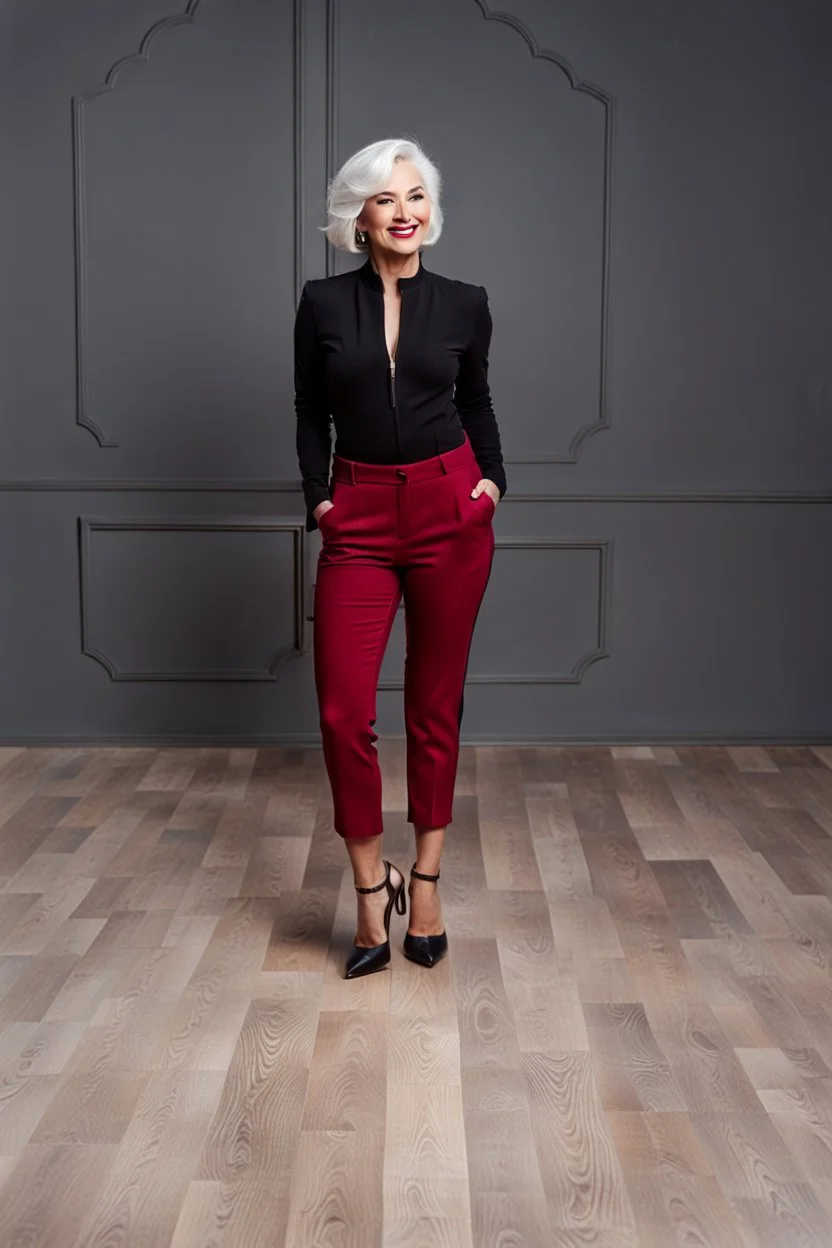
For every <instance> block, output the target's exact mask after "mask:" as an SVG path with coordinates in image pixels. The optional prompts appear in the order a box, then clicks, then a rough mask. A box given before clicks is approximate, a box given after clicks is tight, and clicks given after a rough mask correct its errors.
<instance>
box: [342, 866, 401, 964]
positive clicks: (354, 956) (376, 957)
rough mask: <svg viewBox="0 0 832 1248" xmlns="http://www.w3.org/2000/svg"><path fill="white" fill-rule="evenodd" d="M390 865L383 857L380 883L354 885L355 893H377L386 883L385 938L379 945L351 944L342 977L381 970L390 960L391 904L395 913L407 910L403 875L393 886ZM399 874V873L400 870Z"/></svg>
mask: <svg viewBox="0 0 832 1248" xmlns="http://www.w3.org/2000/svg"><path fill="white" fill-rule="evenodd" d="M392 865H393V864H392V863H390V862H388V861H387V859H386V858H385V859H384V866H385V867H386V872H385V876H384V879H383V880H382V881H381V883H380V884H373V886H372V887H371V888H359V887H358V885H357V884H356V886H355V891H356V892H357V893H377V892H378V891H379V889H381V888H384V887H385V885H386V887H387V892H388V894H389V895H388V898H387V905H386V906H385V909H384V930H385V932H386V934H387V940H385V941H383V942H382V943H381V944H380V945H367V946H364V945H353V947H352V952H351V953H350V955H349V957H348V958H347V968H346V972H345V974H344V979H357V978H358V976H359V975H369V974H370V973H371V972H372V971H381V970H383V969H384V967H385V966H387V964H388V962H389V961H390V915H391V914H392V913H393V906H395V907H396V913H397V914H404V913H405V912H406V911H407V898H406V897H405V894H404V876H402V882H401V884H399V885H398V887H397V888H394V887H393V885H392V884H391V882H390V868H391V866H392ZM397 869H398V868H397ZM399 874H400V875H401V872H399Z"/></svg>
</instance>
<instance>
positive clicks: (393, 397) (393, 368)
mask: <svg viewBox="0 0 832 1248" xmlns="http://www.w3.org/2000/svg"><path fill="white" fill-rule="evenodd" d="M390 405H391V407H395V406H396V361H395V360H391V361H390Z"/></svg>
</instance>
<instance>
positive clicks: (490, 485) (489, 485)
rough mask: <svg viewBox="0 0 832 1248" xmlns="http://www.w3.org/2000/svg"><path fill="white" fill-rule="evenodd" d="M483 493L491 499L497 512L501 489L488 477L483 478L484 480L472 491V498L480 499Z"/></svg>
mask: <svg viewBox="0 0 832 1248" xmlns="http://www.w3.org/2000/svg"><path fill="white" fill-rule="evenodd" d="M483 492H485V493H486V494H487V495H488V497H489V498H490V499H491V501H492V503H493V504H494V510H495V511H496V510H497V508H498V507H499V505H500V487H499V486H498V485H495V484H494V482H493V481H490V480H489V479H488V477H483V479H482V480H481V481H478V482H477V484H476V485H475V486H474V488H473V490H472V491H471V497H472V498H479V496H480V494H482V493H483Z"/></svg>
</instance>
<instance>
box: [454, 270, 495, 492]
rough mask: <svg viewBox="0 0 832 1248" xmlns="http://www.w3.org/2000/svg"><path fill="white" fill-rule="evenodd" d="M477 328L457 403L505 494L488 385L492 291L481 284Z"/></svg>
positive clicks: (488, 473)
mask: <svg viewBox="0 0 832 1248" xmlns="http://www.w3.org/2000/svg"><path fill="white" fill-rule="evenodd" d="M476 291H477V300H476V305H475V308H474V319H473V329H472V333H471V338H470V341H469V343H468V346H467V347H466V348H465V350H464V351H463V353H462V356H461V358H460V362H459V373H458V374H457V379H456V388H455V391H454V403H455V406H456V409H457V411H458V412H459V417H460V420H461V421H462V427H463V429H464V430H465V432H466V433H467V434H468V438H469V441H470V443H471V448H472V450H473V452H474V455H475V456H476V460H477V463H478V464H479V468H480V472H481V473H482V475H483V476H484V477H487V478H488V480H489V481H493V482H494V484H495V485H496V486H497V488H498V489H499V491H500V497H501V498H502V497H503V495H504V494H505V492H506V476H505V469H504V467H503V456H502V449H501V446H500V431H499V429H498V427H497V417H496V416H495V414H494V408H493V406H492V403H491V391H490V389H489V386H488V351H489V348H490V346H491V331H492V322H491V312H490V310H489V307H488V292H487V291H486V289H485V287H484V286H478V287H477V288H476Z"/></svg>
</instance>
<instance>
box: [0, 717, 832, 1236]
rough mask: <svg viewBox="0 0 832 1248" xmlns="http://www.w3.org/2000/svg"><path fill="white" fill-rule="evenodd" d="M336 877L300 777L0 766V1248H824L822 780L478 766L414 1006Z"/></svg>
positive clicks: (292, 770)
mask: <svg viewBox="0 0 832 1248" xmlns="http://www.w3.org/2000/svg"><path fill="white" fill-rule="evenodd" d="M379 752H380V755H381V759H382V764H383V769H384V783H385V809H386V812H387V813H386V818H385V823H386V828H387V832H386V835H385V842H384V845H385V854H386V856H389V857H392V858H393V860H394V861H395V862H396V863H397V865H399V866H400V867H401V868H402V869H404V870H405V871H406V870H407V869H408V868H409V866H410V864H411V862H412V861H413V858H412V845H411V841H412V832H411V829H410V827H409V825H408V824H407V823H406V822H405V814H406V796H405V788H404V774H405V773H404V748H403V743H402V742H400V741H387V740H382V741H381V742H380V743H379ZM346 862H347V860H346V854H345V852H344V847H343V845H342V843H341V841H340V839H339V838H338V837H336V836H335V834H334V833H333V832H332V829H331V804H330V796H329V788H328V785H327V781H326V776H325V773H324V771H323V766H322V759H321V754H320V751H319V750H316V749H303V748H297V749H289V748H286V749H283V748H275V749H262V750H257V749H233V750H222V749H139V748H136V749H17V748H5V749H0V1067H2V1075H1V1076H0V1184H2V1190H0V1244H2V1245H3V1248H16V1246H18V1245H20V1246H22V1245H27V1246H32V1248H33V1246H35V1245H37V1248H53V1246H54V1248H81V1246H83V1248H92V1246H101V1248H103V1246H104V1245H107V1246H113V1248H114V1246H116V1245H130V1246H131V1248H133V1246H135V1248H138V1246H139V1245H142V1246H144V1245H146V1246H147V1248H165V1246H166V1245H173V1248H196V1246H205V1248H207V1246H208V1245H211V1246H213V1248H260V1246H263V1248H279V1246H280V1245H284V1244H285V1245H289V1246H291V1248H313V1246H316V1245H325V1246H327V1248H329V1246H332V1248H335V1246H338V1248H347V1246H353V1245H354V1246H355V1248H375V1245H384V1246H385V1248H392V1246H393V1245H407V1246H408V1248H428V1246H431V1245H437V1246H439V1245H441V1246H442V1248H458V1246H459V1248H462V1246H464V1248H473V1246H476V1248H549V1246H554V1248H566V1246H569V1248H572V1246H575V1248H578V1246H581V1248H585V1246H586V1245H599V1246H603V1248H635V1246H636V1245H638V1246H642V1245H644V1246H645V1248H646V1246H649V1248H675V1246H677V1245H678V1246H684V1248H696V1246H705V1245H709V1246H710V1245H714V1246H718V1248H734V1245H738V1246H739V1245H742V1246H753V1248H757V1246H765V1248H789V1246H790V1245H824V1246H828V1245H832V975H830V967H831V966H832V747H815V748H810V747H785V746H784V747H777V748H775V747H767V748H765V749H762V748H754V747H743V748H718V747H686V748H682V747H678V746H677V747H674V748H669V747H663V748H652V749H651V748H648V747H613V748H605V747H592V748H590V747H585V748H567V747H563V748H557V747H547V748H532V747H526V748H490V747H489V748H483V747H478V748H476V749H474V748H464V749H463V751H462V756H461V760H460V768H459V779H458V785H457V799H456V818H455V821H454V823H453V824H452V825H451V828H450V829H449V832H448V838H447V842H446V850H445V854H444V857H443V864H442V880H441V885H440V888H441V895H442V899H443V912H444V917H445V921H446V924H447V928H448V933H449V941H450V953H449V956H448V958H447V959H446V960H445V961H444V962H442V963H441V964H440V965H439V966H438V967H436V968H435V969H434V970H433V971H428V970H425V969H423V968H421V967H418V966H415V965H413V964H412V963H410V962H408V961H406V960H405V959H404V958H403V955H402V953H401V939H402V937H403V935H404V931H405V925H406V921H405V920H404V919H401V918H399V917H397V916H395V915H394V919H393V922H394V926H393V929H392V939H393V965H392V968H390V969H388V970H385V971H383V972H382V973H380V974H377V975H373V976H370V977H368V978H367V979H364V980H358V981H356V982H347V981H345V980H344V979H343V978H342V970H343V962H344V957H345V955H346V952H347V949H348V947H349V944H350V943H351V939H352V935H353V932H354V917H355V894H354V891H353V886H352V875H351V872H350V871H349V870H348V869H347V866H346Z"/></svg>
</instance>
